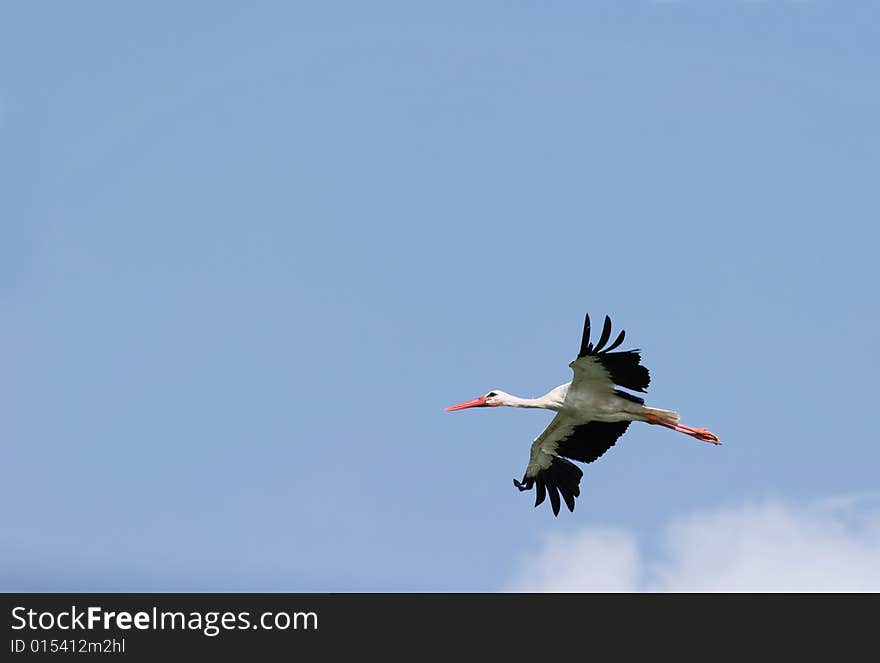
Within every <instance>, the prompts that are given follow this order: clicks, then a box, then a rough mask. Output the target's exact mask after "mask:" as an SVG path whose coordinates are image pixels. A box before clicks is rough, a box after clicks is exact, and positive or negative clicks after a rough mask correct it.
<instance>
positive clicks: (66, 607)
mask: <svg viewBox="0 0 880 663" xmlns="http://www.w3.org/2000/svg"><path fill="white" fill-rule="evenodd" d="M0 602H2V611H3V614H4V617H3V619H4V621H5V623H6V642H4V643H3V646H2V650H3V655H2V657H0V658H2V660H9V661H15V660H29V659H33V658H34V657H40V658H41V659H45V658H51V659H53V660H67V659H68V658H69V657H72V658H79V657H83V656H87V657H106V658H125V659H129V660H154V661H155V660H159V659H162V658H164V659H169V660H178V659H181V660H183V659H189V658H190V657H199V658H202V657H213V656H223V657H224V658H225V657H247V658H253V657H260V659H267V658H284V659H286V660H290V659H291V657H306V658H305V659H303V660H324V659H327V658H328V657H331V656H340V657H341V656H352V655H356V656H367V655H370V656H383V655H389V654H394V655H395V657H404V658H407V657H408V658H410V659H411V660H420V659H422V658H430V657H431V656H430V655H437V654H442V655H446V656H457V655H459V654H460V655H461V656H462V657H464V658H465V659H468V660H469V659H470V658H471V656H472V655H473V654H474V653H475V652H476V651H477V650H480V651H483V652H488V653H490V654H491V655H493V657H494V656H501V655H512V656H518V657H521V656H523V655H526V654H528V655H530V656H531V655H535V654H542V655H543V657H545V658H546V657H555V656H560V655H562V653H563V652H566V651H570V650H581V654H582V655H583V656H588V655H590V654H591V653H596V652H598V651H606V650H607V651H613V652H615V653H616V654H617V655H618V656H619V655H620V654H625V653H631V654H633V655H637V654H640V655H645V654H652V655H656V654H657V653H658V652H666V653H669V654H680V653H683V652H685V651H687V650H688V649H691V650H693V649H698V650H700V651H703V654H704V656H710V657H714V655H716V654H717V653H719V650H723V651H724V652H725V653H730V652H731V651H732V650H736V649H737V648H742V647H746V649H747V648H748V646H749V643H757V644H760V647H761V651H762V652H765V653H766V651H767V647H768V646H771V645H773V644H774V643H775V644H776V645H777V646H779V647H781V651H783V652H785V653H788V654H791V653H792V652H793V651H796V650H799V649H801V648H803V647H804V646H808V647H810V648H813V647H815V646H816V645H817V644H820V642H821V640H822V639H825V640H828V641H831V640H833V641H834V642H835V643H836V644H835V647H836V650H837V651H838V653H847V652H853V653H857V645H858V642H859V635H860V634H861V636H862V637H863V638H864V642H865V644H867V643H868V640H867V638H868V637H869V635H870V634H871V633H872V632H873V629H874V628H876V615H877V614H878V612H877V608H878V607H880V601H878V598H877V595H874V594H861V595H859V594H853V595H831V594H825V595H781V594H779V595H774V594H768V595H755V594H729V595H722V594H554V595H548V594H3V595H0ZM836 638H843V640H838V639H836ZM701 643H705V644H701ZM757 644H756V646H757ZM705 646H710V647H711V649H712V650H711V651H709V650H701V649H700V648H701V647H705ZM455 660H458V659H455ZM493 660H494V659H493Z"/></svg>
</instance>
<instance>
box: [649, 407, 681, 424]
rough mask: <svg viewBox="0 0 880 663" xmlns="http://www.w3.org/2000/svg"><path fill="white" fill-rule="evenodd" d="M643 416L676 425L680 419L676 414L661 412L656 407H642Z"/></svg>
mask: <svg viewBox="0 0 880 663" xmlns="http://www.w3.org/2000/svg"><path fill="white" fill-rule="evenodd" d="M644 412H645V414H650V415H653V416H655V417H657V418H658V419H662V420H663V421H668V422H669V423H671V424H676V423H678V420H679V419H680V418H681V417H679V416H678V412H673V411H672V410H661V409H660V408H657V407H647V406H646V407H644Z"/></svg>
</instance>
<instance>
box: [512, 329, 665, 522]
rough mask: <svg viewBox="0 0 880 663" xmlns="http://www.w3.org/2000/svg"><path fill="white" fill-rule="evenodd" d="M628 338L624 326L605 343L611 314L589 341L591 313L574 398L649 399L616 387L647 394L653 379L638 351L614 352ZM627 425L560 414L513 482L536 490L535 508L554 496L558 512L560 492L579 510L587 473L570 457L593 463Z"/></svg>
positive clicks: (576, 370) (577, 367)
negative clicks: (595, 338)
mask: <svg viewBox="0 0 880 663" xmlns="http://www.w3.org/2000/svg"><path fill="white" fill-rule="evenodd" d="M625 336H626V332H624V331H622V330H621V332H620V334H618V335H617V338H615V339H614V341H613V342H612V343H611V345H608V346H607V347H606V343H608V341H609V340H610V339H611V318H609V317H608V316H607V315H606V316H605V323H604V324H603V326H602V333H601V335H600V336H599V340H598V342H597V343H596V345H593V344H592V343H591V342H590V315H589V314H587V316H586V319H585V320H584V335H583V338H582V339H581V349H580V352H579V353H578V356H577V359H575V360H574V361H573V362H571V364H570V366H571V368H572V370H573V371H574V380H572V383H571V386H570V387H569V390H568V394H569V396H571V395H573V394H576V393H578V392H581V393H587V394H593V395H602V394H608V395H610V394H615V395H617V396H619V397H621V398H625V399H627V400H630V401H633V402H635V403H644V400H642V399H641V398H639V397H638V396H635V395H633V394H629V393H627V392H624V391H620V390H619V389H616V388H615V385H617V386H620V387H624V388H626V389H632V390H633V391H642V392H643V391H645V390H646V389H647V388H648V384H649V383H650V381H651V376H650V374H649V373H648V369H647V368H645V367H644V366H642V365H641V363H640V362H641V355H640V354H639V351H638V350H625V351H621V352H612V350H614V349H616V348H617V347H619V346H620V344H621V343H623V339H624V337H625ZM628 427H629V422H628V421H617V422H603V421H589V420H587V421H583V420H580V419H576V418H574V417H572V416H571V415H570V414H568V413H565V412H560V413H558V414H557V415H556V416H555V417H554V418H553V421H551V422H550V425H549V426H547V429H546V430H545V431H544V432H543V433H541V435H540V436H538V438H537V439H536V440H535V441H534V443H533V444H532V450H531V454H530V456H529V464H528V466H527V467H526V472H525V474H524V475H523V478H522V481H517V480H516V479H514V480H513V483H514V485H516V487H517V488H519V489H520V490H530V489H531V488H533V487H534V488H535V490H536V493H537V494H536V496H535V506H538V505H539V504H541V503H542V502H543V501H544V500H545V499H546V497H547V496H548V495H549V496H550V504H551V506H552V508H553V515H559V508H560V495H561V497H562V500H563V501H565V505H566V506H567V507H568V510H569V511H574V503H575V498H576V497H578V496H579V495H580V482H581V477H582V476H583V474H584V473H583V471H582V470H581V469H580V468H579V467H578V466H577V465H575V464H574V463H572V462H571V460H576V461H580V462H582V463H592V462H593V461H594V460H596V459H597V458H599V457H600V456H602V454H604V453H605V452H606V451H608V449H610V448H611V447H613V446H614V443H615V442H617V439H618V438H619V437H620V436H621V435H623V434H624V433H625V432H626V429H627V428H628ZM569 459H571V460H569Z"/></svg>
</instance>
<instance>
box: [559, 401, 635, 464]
mask: <svg viewBox="0 0 880 663" xmlns="http://www.w3.org/2000/svg"><path fill="white" fill-rule="evenodd" d="M633 398H636V397H635V396H633ZM628 426H629V422H628V421H616V422H612V423H605V422H602V421H591V422H589V423H586V424H581V425H580V426H575V427H574V430H573V431H572V433H571V435H569V436H568V437H566V438H565V439H564V440H562V441H561V442H560V443H559V446H558V447H556V453H558V454H559V455H560V456H565V457H566V458H571V459H572V460H577V461H580V462H581V463H592V462H593V461H594V460H596V459H597V458H599V457H600V456H601V455H602V454H604V453H605V452H606V451H608V450H609V449H610V448H611V447H613V446H614V443H615V442H617V439H618V438H619V437H620V436H621V435H623V434H624V433H625V432H626V429H627V427H628Z"/></svg>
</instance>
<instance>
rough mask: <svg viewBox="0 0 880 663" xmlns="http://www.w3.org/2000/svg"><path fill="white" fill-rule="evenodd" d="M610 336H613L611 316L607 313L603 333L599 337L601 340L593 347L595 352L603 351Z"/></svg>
mask: <svg viewBox="0 0 880 663" xmlns="http://www.w3.org/2000/svg"><path fill="white" fill-rule="evenodd" d="M609 338H611V318H609V317H608V316H607V315H606V316H605V323H604V324H603V325H602V335H601V336H600V337H599V342H598V343H596V347H595V348H593V352H595V353H597V354H598V353H599V352H601V350H602V348H603V347H605V344H606V343H607V342H608V339H609Z"/></svg>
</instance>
